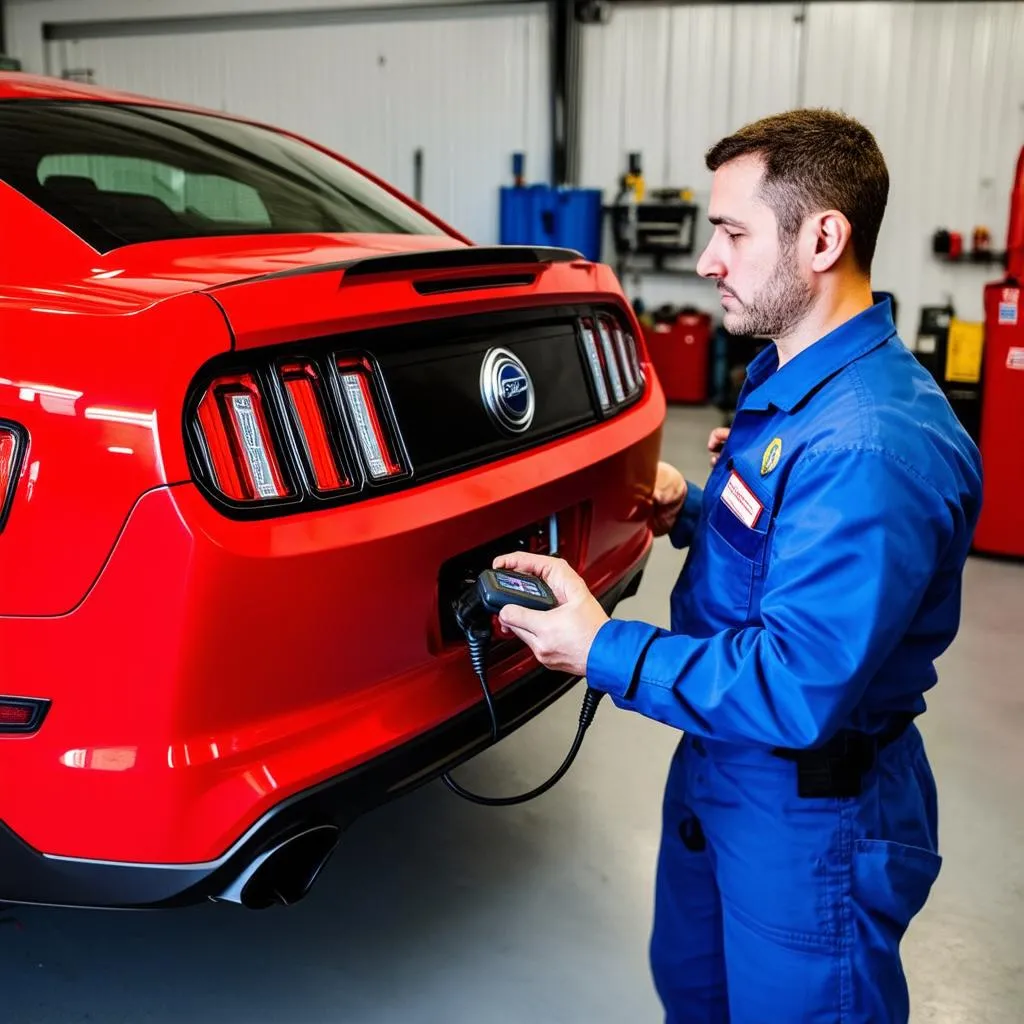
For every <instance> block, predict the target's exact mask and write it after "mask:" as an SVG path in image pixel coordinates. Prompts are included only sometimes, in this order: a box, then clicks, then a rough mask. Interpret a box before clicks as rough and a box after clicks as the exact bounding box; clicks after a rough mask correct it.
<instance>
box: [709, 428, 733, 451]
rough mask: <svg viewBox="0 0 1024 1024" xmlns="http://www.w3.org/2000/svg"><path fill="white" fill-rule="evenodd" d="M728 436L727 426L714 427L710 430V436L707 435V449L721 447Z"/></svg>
mask: <svg viewBox="0 0 1024 1024" xmlns="http://www.w3.org/2000/svg"><path fill="white" fill-rule="evenodd" d="M728 437H729V428H728V427H715V429H714V430H712V431H711V435H710V437H708V451H709V452H713V451H717V450H718V449H719V448H721V447H722V445H724V444H725V442H726V441H727V440H728Z"/></svg>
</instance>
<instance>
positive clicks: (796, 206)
mask: <svg viewBox="0 0 1024 1024" xmlns="http://www.w3.org/2000/svg"><path fill="white" fill-rule="evenodd" d="M748 154H751V155H757V156H760V157H761V159H762V160H763V161H764V163H765V174H764V181H763V182H762V185H761V191H762V194H763V195H764V197H765V201H766V202H767V203H768V205H769V206H771V208H772V209H773V210H774V211H775V215H776V217H777V218H778V221H779V231H780V234H781V235H782V237H783V239H784V240H787V239H792V238H795V237H796V234H797V232H798V231H799V229H800V225H801V224H802V223H803V220H804V218H805V217H807V216H808V215H809V214H811V213H813V212H815V211H816V210H830V209H831V210H839V211H840V212H841V213H842V214H843V215H844V216H845V217H846V219H847V220H848V221H849V222H850V225H851V227H852V229H853V230H852V237H851V242H852V245H853V254H854V259H855V260H856V262H857V266H858V267H859V268H860V269H861V270H862V271H864V273H865V274H866V273H868V272H869V271H870V269H871V260H872V258H873V257H874V255H875V243H876V242H877V241H878V230H879V228H880V227H881V226H882V215H883V214H884V213H885V204H886V202H887V200H888V198H889V172H888V170H887V169H886V166H885V159H884V158H883V157H882V152H881V150H880V149H879V148H878V143H877V142H876V141H875V137H874V135H872V134H871V132H870V131H869V130H868V129H867V128H865V127H864V125H862V124H861V123H860V122H859V121H855V120H854V119H853V118H852V117H847V116H846V115H845V114H839V113H836V112H835V111H832V110H791V111H788V112H787V113H784V114H775V115H773V116H772V117H766V118H763V119H762V120H760V121H755V122H753V124H748V125H746V126H745V127H744V128H741V129H740V130H739V131H738V132H736V133H735V134H733V135H730V136H728V138H725V139H722V140H721V142H718V143H716V144H715V145H714V146H712V147H711V149H709V150H708V152H707V155H706V157H705V160H706V162H707V166H708V170H710V171H717V170H718V168H719V167H721V166H722V165H723V164H726V163H728V162H729V161H730V160H735V159H736V158H737V157H740V156H746V155H748Z"/></svg>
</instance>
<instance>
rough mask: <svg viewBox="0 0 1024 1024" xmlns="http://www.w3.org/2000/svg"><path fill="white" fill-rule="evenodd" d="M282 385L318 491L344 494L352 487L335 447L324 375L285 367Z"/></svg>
mask: <svg viewBox="0 0 1024 1024" xmlns="http://www.w3.org/2000/svg"><path fill="white" fill-rule="evenodd" d="M281 382H282V383H283V384H284V389H285V392H286V393H287V395H288V400H289V402H290V403H291V408H292V415H293V417H294V420H295V423H296V425H297V427H298V431H297V432H298V434H299V438H300V440H301V441H302V442H303V444H304V447H305V449H306V456H307V458H308V460H309V468H310V471H311V472H312V474H313V481H314V486H315V487H316V490H318V491H319V492H321V493H328V492H330V491H340V490H343V489H344V488H346V487H350V486H351V485H352V481H351V480H350V478H349V476H348V474H347V473H345V472H344V471H343V470H342V469H341V468H340V464H339V460H338V458H337V456H336V455H335V453H334V449H333V447H332V445H331V439H330V433H329V430H328V419H327V415H326V413H325V406H324V400H323V389H322V385H321V381H320V375H319V374H318V373H317V371H316V368H315V367H314V366H313V365H312V364H310V363H290V364H288V365H286V366H282V367H281Z"/></svg>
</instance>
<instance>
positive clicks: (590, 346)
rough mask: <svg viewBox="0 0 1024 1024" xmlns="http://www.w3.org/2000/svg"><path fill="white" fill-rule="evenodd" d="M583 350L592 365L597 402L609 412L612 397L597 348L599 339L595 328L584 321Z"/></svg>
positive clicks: (591, 374)
mask: <svg viewBox="0 0 1024 1024" xmlns="http://www.w3.org/2000/svg"><path fill="white" fill-rule="evenodd" d="M582 332H583V350H584V352H586V354H587V363H588V364H589V365H590V376H591V379H592V380H593V381H594V387H595V388H596V389H597V400H598V401H599V402H600V403H601V408H602V409H603V410H604V411H605V412H607V411H608V410H609V409H610V408H611V406H612V400H611V397H610V396H609V394H608V381H607V379H606V378H605V372H604V363H603V361H602V359H601V353H600V352H599V351H598V348H597V338H596V337H595V336H594V327H593V325H592V324H591V322H590V321H589V320H584V321H583V325H582Z"/></svg>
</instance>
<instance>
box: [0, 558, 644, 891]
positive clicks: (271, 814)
mask: <svg viewBox="0 0 1024 1024" xmlns="http://www.w3.org/2000/svg"><path fill="white" fill-rule="evenodd" d="M649 553H650V550H649V549H648V551H647V552H646V553H645V554H644V556H643V558H642V559H641V560H640V561H639V562H638V563H637V564H636V565H635V566H634V567H633V568H632V569H631V570H630V572H629V573H628V574H627V575H626V576H624V577H623V578H622V579H621V580H619V581H618V583H616V584H615V586H613V587H612V588H610V589H609V590H608V591H606V592H605V593H604V594H602V595H600V601H601V604H602V606H603V607H604V608H605V610H606V611H607V612H609V613H611V612H612V611H613V610H614V609H615V607H616V606H617V605H618V603H619V602H620V601H622V600H624V599H626V598H628V597H631V596H632V595H633V594H635V593H636V590H637V587H638V586H639V584H640V579H641V577H642V575H643V570H644V566H645V564H646V561H647V558H648V557H649ZM577 681H578V680H577V679H576V678H575V677H572V676H566V675H564V674H562V673H556V672H551V671H548V670H547V669H543V668H538V669H535V670H534V671H532V672H530V673H528V674H527V675H525V676H523V677H522V678H520V679H518V680H516V681H515V682H513V683H510V684H508V685H507V686H505V687H504V688H503V689H502V690H501V691H500V692H498V693H496V694H495V698H494V702H495V707H496V709H497V714H498V720H499V722H500V723H501V727H502V733H503V735H508V734H509V733H511V732H513V731H515V730H516V729H518V728H519V727H520V726H522V725H523V724H524V723H526V722H527V721H529V720H530V719H531V718H533V717H534V716H535V715H537V714H538V713H539V712H541V711H543V710H544V709H545V708H546V707H548V706H549V705H550V704H552V703H553V702H554V701H555V700H557V699H558V698H559V697H561V696H562V695H564V694H565V693H566V692H567V691H568V690H569V689H570V688H571V687H572V686H573V685H575V683H576V682H577ZM567 739H568V738H567ZM490 743H491V736H490V719H489V717H488V715H487V713H486V710H485V707H484V704H483V702H482V701H481V702H480V703H479V704H477V705H475V706H474V707H471V708H469V709H467V710H465V711H463V712H461V713H460V714H458V715H456V716H455V717H453V718H451V719H449V720H448V721H446V722H445V723H444V724H442V725H440V726H438V727H437V728H435V729H433V730H431V731H430V732H427V733H424V734H422V735H420V736H418V737H416V738H415V739H413V740H410V741H409V742H407V743H405V744H403V745H402V746H400V747H398V748H395V749H392V750H390V751H388V752H387V753H385V754H383V755H381V756H379V757H377V758H374V759H373V760H370V761H367V762H365V763H363V764H361V765H359V766H358V767H356V768H353V769H351V770H349V771H346V772H343V773H342V774H339V775H337V776H335V777H333V778H330V779H327V780H326V781H324V782H321V783H319V784H318V785H316V786H313V787H310V788H308V789H306V790H303V791H301V792H299V793H296V794H294V795H292V796H291V797H289V798H287V799H285V800H283V801H281V802H280V803H279V804H277V805H276V806H274V807H272V808H271V809H270V810H269V811H268V812H267V813H266V814H265V815H264V816H263V817H262V818H261V819H260V820H259V821H257V822H256V823H255V824H254V825H253V826H252V827H251V828H250V829H249V830H248V831H247V832H246V833H245V834H244V835H243V836H242V837H241V838H240V839H239V840H238V841H237V842H235V843H234V844H233V845H232V846H231V847H230V848H229V849H228V850H226V851H225V852H224V853H223V854H222V855H221V856H220V857H218V858H216V859H215V860H209V861H204V862H202V863H192V864H188V863H183V864H133V863H128V862H123V861H102V860H88V859H83V858H75V857H62V856H55V855H52V854H44V853H41V852H39V851H38V850H35V849H33V848H32V847H31V846H30V845H28V844H27V843H25V842H24V841H23V840H22V839H21V838H20V837H19V836H18V835H17V834H16V833H15V832H13V831H12V830H11V829H10V828H9V827H8V826H7V825H6V824H4V823H2V822H0V901H4V900H7V901H11V902H18V903H37V904H47V905H56V906H82V907H111V908H141V907H173V906H184V905H188V904H192V903H196V902H201V901H203V900H206V899H216V898H218V897H219V896H221V894H223V893H225V892H226V891H227V890H229V889H230V888H231V887H232V885H233V883H234V882H235V881H236V879H238V878H239V876H240V875H242V874H243V873H244V872H245V871H246V870H247V869H248V868H249V866H250V865H252V864H253V862H254V861H257V860H258V859H259V858H260V857H261V856H263V855H264V854H265V853H266V852H267V851H268V850H270V849H272V848H274V847H275V846H277V845H278V844H280V843H281V842H283V841H284V840H286V839H288V838H289V837H290V836H295V835H298V834H299V833H301V832H303V831H305V830H308V829H310V828H316V827H317V826H320V825H325V824H330V825H334V826H337V827H338V828H339V829H344V828H345V827H347V826H348V825H349V824H350V823H351V822H352V821H354V820H355V819H356V818H358V817H359V816H360V815H362V814H364V813H366V812H367V811H368V810H371V809H372V808H374V807H377V806H379V805H381V804H383V803H386V802H388V801H389V800H392V799H394V798H395V797H398V796H401V795H402V794H404V793H407V792H410V791H411V790H413V789H416V788H417V787H419V786H421V785H423V784H425V783H427V782H430V781H432V780H434V779H436V778H437V777H438V776H440V775H441V774H443V773H444V772H446V771H448V770H450V769H452V768H454V767H456V766H457V765H459V764H461V763H463V762H464V761H466V760H468V759H470V758H472V757H474V756H475V755H476V754H478V753H480V752H481V751H482V750H484V749H485V748H487V747H488V746H489V745H490Z"/></svg>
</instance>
